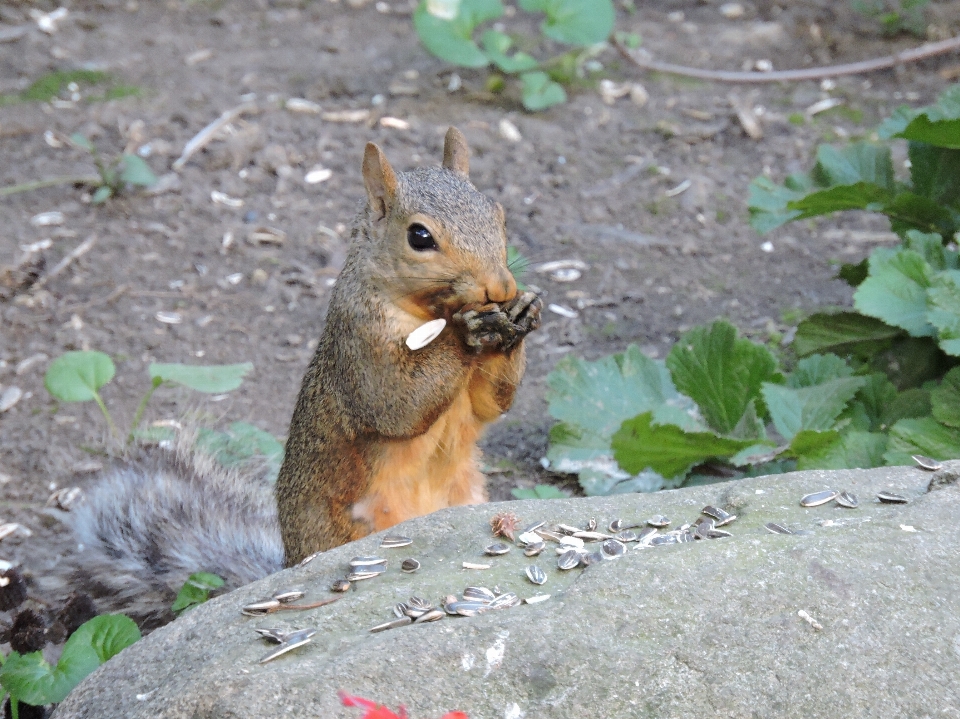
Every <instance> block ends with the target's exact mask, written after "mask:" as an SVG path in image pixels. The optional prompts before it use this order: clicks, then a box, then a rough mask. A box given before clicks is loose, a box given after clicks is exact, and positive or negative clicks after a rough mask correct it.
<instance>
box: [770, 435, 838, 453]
mask: <svg viewBox="0 0 960 719" xmlns="http://www.w3.org/2000/svg"><path fill="white" fill-rule="evenodd" d="M839 440H840V433H839V432H837V431H836V430H832V429H828V430H822V431H820V430H814V429H803V430H800V431H799V432H797V433H796V434H795V435H794V437H793V439H791V440H790V446H789V447H787V448H786V449H785V450H784V452H783V454H782V455H781V456H783V457H784V458H786V457H792V458H794V459H800V458H801V457H804V456H807V455H811V454H815V453H816V452H822V451H823V450H824V449H826V448H827V447H829V446H830V445H832V444H835V443H836V442H838V441H839Z"/></svg>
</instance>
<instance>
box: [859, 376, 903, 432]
mask: <svg viewBox="0 0 960 719" xmlns="http://www.w3.org/2000/svg"><path fill="white" fill-rule="evenodd" d="M864 380H865V382H864V385H863V387H861V388H860V391H859V392H857V396H856V399H855V403H856V404H859V405H860V406H861V407H863V412H864V415H865V416H866V418H867V421H868V422H869V427H868V429H869V431H871V432H875V431H878V430H881V429H886V428H887V427H888V426H889V424H891V423H888V422H886V421H885V417H886V416H887V412H888V411H889V407H890V406H891V405H892V404H893V403H894V402H895V401H896V399H897V388H896V387H894V386H893V383H892V382H891V381H890V380H889V379H887V376H886V375H885V374H881V373H879V372H875V373H873V374H869V375H867V376H866V377H864ZM897 419H900V417H897ZM894 421H896V420H894Z"/></svg>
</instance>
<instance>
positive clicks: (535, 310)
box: [503, 292, 543, 341]
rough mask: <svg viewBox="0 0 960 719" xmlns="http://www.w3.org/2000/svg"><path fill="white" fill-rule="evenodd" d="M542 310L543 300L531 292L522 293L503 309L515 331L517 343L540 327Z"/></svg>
mask: <svg viewBox="0 0 960 719" xmlns="http://www.w3.org/2000/svg"><path fill="white" fill-rule="evenodd" d="M542 309H543V300H541V299H540V298H539V297H537V296H536V295H535V294H534V293H533V292H522V293H520V294H519V295H517V296H516V297H515V298H513V299H512V300H511V301H510V302H508V303H507V304H506V305H505V306H504V307H503V311H504V312H506V313H507V316H508V317H509V318H510V321H511V322H513V325H514V328H515V329H516V331H517V336H518V341H519V339H522V338H523V337H524V336H526V335H527V334H529V333H530V332H533V331H534V330H535V329H537V328H539V327H540V311H541V310H542Z"/></svg>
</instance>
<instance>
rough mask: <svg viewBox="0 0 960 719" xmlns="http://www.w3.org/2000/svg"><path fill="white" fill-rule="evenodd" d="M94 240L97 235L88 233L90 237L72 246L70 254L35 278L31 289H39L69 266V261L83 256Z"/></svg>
mask: <svg viewBox="0 0 960 719" xmlns="http://www.w3.org/2000/svg"><path fill="white" fill-rule="evenodd" d="M96 241H97V236H96V235H90V237H88V238H87V239H85V240H84V241H83V242H81V243H80V244H79V245H77V246H76V247H74V248H73V250H71V251H70V254H68V255H67V256H66V257H64V258H63V259H62V260H60V261H59V262H58V263H57V264H56V265H55V266H54V268H53V269H52V270H50V271H49V272H48V273H47V274H45V275H44V276H43V277H41V278H40V279H39V280H37V282H36V283H34V285H33V288H32V289H33V291H36V290H39V289H41V288H42V287H43V286H44V285H45V284H47V282H49V281H50V280H52V279H53V278H54V277H56V276H57V275H59V274H60V273H61V272H63V271H64V270H65V269H67V267H69V266H70V263H72V262H73V261H74V260H76V259H77V258H78V257H83V255H85V254H86V253H87V252H89V251H90V248H91V247H93V245H94V244H95V243H96Z"/></svg>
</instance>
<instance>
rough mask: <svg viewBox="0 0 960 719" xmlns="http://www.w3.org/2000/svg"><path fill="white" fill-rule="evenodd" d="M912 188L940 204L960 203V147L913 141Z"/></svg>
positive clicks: (958, 204) (911, 161)
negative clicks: (947, 147) (945, 146)
mask: <svg viewBox="0 0 960 719" xmlns="http://www.w3.org/2000/svg"><path fill="white" fill-rule="evenodd" d="M909 151H910V178H911V180H912V181H913V191H914V192H915V193H917V194H918V195H920V196H922V197H926V198H927V199H929V200H932V201H933V202H935V203H937V204H939V205H951V206H953V207H958V206H960V150H947V149H944V148H942V147H935V146H934V145H928V144H926V143H924V142H911V143H910V148H909Z"/></svg>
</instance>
